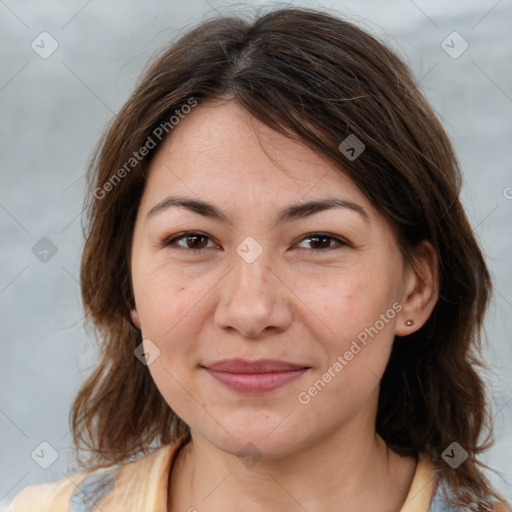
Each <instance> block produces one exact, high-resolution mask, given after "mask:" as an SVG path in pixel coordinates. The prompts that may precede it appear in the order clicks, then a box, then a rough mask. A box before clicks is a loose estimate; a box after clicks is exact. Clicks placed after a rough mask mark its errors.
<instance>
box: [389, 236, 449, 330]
mask: <svg viewBox="0 0 512 512" xmlns="http://www.w3.org/2000/svg"><path fill="white" fill-rule="evenodd" d="M405 281H406V283H405V287H404V292H403V295H402V302H401V304H402V306H403V307H402V310H401V311H400V315H399V316H398V318H397V324H396V327H395V334H396V335H397V336H407V335H409V334H411V333H412V332H415V331H417V330H418V329H420V328H421V327H422V326H423V325H424V324H425V323H426V321H427V320H428V319H429V317H430V315H431V313H432V311H433V309H434V307H435V305H436V303H437V299H438V295H439V266H438V259H437V255H436V252H435V250H434V248H433V247H432V245H431V244H430V243H429V242H427V241H426V240H423V241H422V242H420V244H418V247H417V255H416V258H415V266H414V268H413V267H412V266H411V267H409V268H408V269H407V274H406V279H405ZM410 320H412V321H413V322H412V323H411V322H410Z"/></svg>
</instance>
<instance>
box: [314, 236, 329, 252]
mask: <svg viewBox="0 0 512 512" xmlns="http://www.w3.org/2000/svg"><path fill="white" fill-rule="evenodd" d="M310 240H311V241H312V242H313V244H314V245H315V246H317V247H316V248H317V249H319V248H323V247H329V242H330V237H328V236H312V237H311V238H310ZM319 240H320V241H321V242H320V243H319V242H318V241H319ZM318 246H321V247H318Z"/></svg>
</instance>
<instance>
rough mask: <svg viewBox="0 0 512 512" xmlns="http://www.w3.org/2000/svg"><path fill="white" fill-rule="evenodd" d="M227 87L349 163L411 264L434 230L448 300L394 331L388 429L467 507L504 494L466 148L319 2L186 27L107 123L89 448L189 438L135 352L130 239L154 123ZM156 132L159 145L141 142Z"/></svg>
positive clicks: (76, 426)
mask: <svg viewBox="0 0 512 512" xmlns="http://www.w3.org/2000/svg"><path fill="white" fill-rule="evenodd" d="M226 96H227V97H229V98H232V99H233V100H234V101H237V102H238V103H239V104H240V105H242V106H243V107H244V108H245V109H247V110H248V111H249V112H250V113H251V114H252V115H253V116H255V117H256V118H258V119H259V120H260V121H262V122H263V123H265V124H266V125H268V126H269V127H271V128H273V129H275V130H277V131H279V132H280V133H283V134H285V135H286V136H288V137H291V138H294V139H296V140H298V141H301V142H302V143H304V144H306V145H307V146H309V147H310V148H312V149H313V150H314V151H315V152H317V153H318V154H319V155H321V156H323V157H324V158H326V159H328V160H329V161H330V162H333V163H334V164H335V165H336V167H337V168H338V169H339V171H340V173H345V174H346V175H348V176H349V177H350V178H351V179H352V180H353V181H354V182H355V183H356V184H357V186H358V187H359V188H360V190H361V191H362V192H363V193H364V194H365V196H366V197H367V198H368V199H369V200H370V201H371V202H372V203H373V205H374V206H375V207H376V208H377V210H378V211H379V212H380V213H381V214H382V215H383V216H384V217H385V218H386V219H388V220H389V221H390V223H391V225H392V226H393V227H394V229H395V230H396V236H397V243H398V245H399V248H400V251H401V253H402V255H403V258H404V262H405V263H407V264H410V265H415V248H416V247H417V245H418V243H419V242H420V241H422V240H428V241H429V242H430V243H431V245H432V246H433V248H434V249H435V251H436V254H437V257H438V261H439V275H440V289H439V298H438V301H437V303H436V306H435V308H434V310H433V312H432V314H431V316H430V318H429V319H428V321H427V322H426V323H425V324H424V325H423V327H422V328H421V329H419V330H418V331H417V332H415V333H413V334H411V335H410V336H408V337H407V340H405V339H403V338H402V339H398V338H397V339H395V341H394V345H393V349H392V353H391V356H390V360H389V364H388V366H387V369H386V371H385V373H384V375H383V378H382V381H381V387H380V396H379V403H378V413H377V421H376V430H377V432H378V433H379V435H380V436H381V437H382V438H383V439H384V440H385V442H386V443H387V445H388V446H389V447H391V448H392V449H393V450H395V451H396V452H397V453H399V454H401V455H408V456H417V455H418V454H420V453H422V454H424V455H425V456H426V457H427V458H428V459H429V460H430V461H432V463H433V464H434V467H435V468H436V470H437V473H438V474H439V476H440V478H441V480H442V481H443V482H445V483H446V484H447V486H448V488H449V489H450V490H451V494H452V496H451V497H452V502H453V504H454V505H459V506H465V507H467V508H466V509H465V510H472V511H473V510H474V511H477V510H491V508H490V507H491V504H492V503H493V502H494V503H496V502H498V503H502V504H503V505H504V504H505V501H504V500H503V499H502V498H501V497H500V496H499V495H498V494H497V493H496V492H495V491H494V490H493V489H492V488H491V485H490V483H489V482H488V480H487V479H486V477H485V476H484V473H483V470H482V468H483V467H485V466H484V465H483V464H482V463H481V462H480V461H479V460H478V456H479V454H480V453H481V452H482V450H485V449H487V448H488V447H489V446H490V445H491V444H492V421H491V416H490V413H489V410H488V404H487V401H486V393H485V388H484V384H483V381H482V379H481V378H480V376H479V373H478V370H479V369H481V368H482V367H484V365H483V361H482V356H481V335H482V334H481V332H482V327H483V325H482V324H483V319H484V314H485V311H486V308H487V306H488V302H489V300H490V294H491V280H490V275H489V272H488V269H487V266H486V263H485V261H484V258H483V255H482V252H481V250H480V248H479V245H478V243H477V241H476V239H475V235H474V233H473V231H472V229H471V226H470V224H469V222H468V219H467V216H466V214H465V212H464V210H463V207H462V205H461V202H460V199H459V193H460V189H461V181H462V180H461V173H460V168H459V165H458V162H457V158H456V155H455V154H454V150H453V147H452V145H451V143H450V140H449V138H448V136H447V134H446V133H445V131H444V129H443V127H442V125H441V124H440V122H439V120H438V118H437V117H436V115H435V113H434V111H433V109H432V108H431V106H430V105H429V104H428V102H427V100H426V99H425V97H424V96H423V95H422V93H421V91H420V89H419V87H418V84H417V83H416V82H415V80H414V78H413V76H412V73H411V71H410V70H409V69H408V67H407V65H406V64H404V62H403V61H402V60H401V59H400V58H399V57H398V56H397V55H396V54H395V53H394V52H393V51H391V50H390V49H389V48H388V47H387V45H386V44H383V43H381V42H379V41H378V40H377V39H376V38H375V37H374V36H372V35H370V34H369V33H367V32H366V31H365V30H362V29H361V28H359V27H357V26H356V25H355V24H354V23H352V22H349V21H347V20H345V19H341V18H339V17H338V16H334V15H331V14H329V13H327V12H322V11H317V10H312V9H302V8H300V9H299V8H286V9H279V10H274V11H271V12H267V13H263V14H260V15H258V16H256V17H255V18H254V19H246V18H245V17H244V16H221V17H217V18H214V19H211V20H208V21H206V22H203V23H201V24H200V25H198V26H196V27H195V28H193V29H191V30H189V31H188V32H186V33H185V34H184V35H182V37H180V38H179V39H178V40H177V41H176V42H174V43H172V44H170V45H169V46H168V47H166V48H165V49H164V50H163V51H162V52H161V54H160V55H158V56H157V57H156V58H155V59H154V60H153V61H152V62H151V63H150V65H149V66H148V67H147V68H146V70H145V71H144V73H143V75H142V76H141V78H140V79H139V81H138V83H137V85H136V87H135V90H134V92H133V93H132V95H131V96H130V98H129V99H128V101H127V102H126V103H125V104H124V106H123V107H122V108H121V110H120V111H119V113H118V114H117V115H116V116H115V117H114V119H113V120H112V121H111V123H110V124H109V126H108V127H107V129H106V131H105V133H104V135H103V136H102V138H101V140H100V142H99V144H98V147H97V148H96V151H95V153H94V156H93V158H92V159H91V163H90V167H89V172H88V194H87V196H86V207H87V210H86V211H87V225H86V229H85V233H84V234H85V238H86V241H85V246H84V250H83V256H82V262H81V289H82V297H83V304H84V308H85V313H86V319H87V321H88V322H89V323H90V324H92V325H93V326H94V328H95V332H96V334H97V337H98V339H99V340H100V360H99V364H98V365H97V367H96V368H95V369H94V371H93V373H92V374H91V375H90V377H89V378H88V380H87V381H86V382H85V383H84V385H83V387H82V388H81V390H80V391H79V393H78V396H77V397H76V399H75V402H74V405H73V409H72V413H71V423H72V431H73V438H74V442H75V445H76V448H77V455H79V460H80V461H81V462H82V463H83V461H84V460H85V461H86V462H87V463H88V464H95V465H97V466H98V465H106V464H112V463H121V462H125V461H128V460H129V459H132V458H134V457H137V456H139V455H141V454H144V453H147V452H148V451H149V450H150V449H152V448H153V447H156V446H160V445H165V444H169V443H171V442H173V441H174V440H176V439H177V438H178V437H180V436H185V437H186V436H190V432H189V429H188V426H187V425H186V424H185V423H184V422H183V421H182V420H181V419H180V418H179V417H178V416H177V415H176V414H175V413H174V412H173V411H172V410H171V409H170V407H169V406H168V405H167V403H166V402H165V401H164V399H163V398H162V396H161V395H160V393H159V391H158V390H157V388H156V385H155V384H154V382H153V380H152V378H151V376H150V374H149V371H148V369H147V367H146V366H144V365H142V364H141V363H140V362H139V361H138V360H137V358H136V357H135V356H134V349H135V348H136V347H137V346H138V345H139V344H140V343H141V340H142V338H141V333H140V331H139V330H137V329H136V328H135V327H134V326H133V324H132V323H131V320H130V310H131V308H133V307H134V297H133V291H132V287H131V275H130V252H131V242H132V234H133V228H134V222H135V217H136V213H137V209H138V206H139V203H140V199H141V196H142V193H143V191H144V185H145V179H144V175H145V172H146V171H147V168H148V165H149V163H150V161H151V158H152V156H154V154H155V153H156V151H157V150H158V148H159V146H160V144H161V140H164V137H160V138H159V137H156V136H155V134H156V133H160V132H158V127H162V126H165V127H166V129H165V132H166V133H165V135H167V132H168V133H169V134H170V136H172V131H171V129H172V127H171V126H170V123H169V119H171V118H172V116H175V115H177V114H178V113H179V112H180V111H181V110H182V109H184V106H185V105H187V104H188V105H190V104H191V99H192V101H197V102H198V103H201V102H202V101H206V100H209V99H216V98H220V97H226ZM165 123H167V124H165ZM155 130H156V131H155ZM160 131H162V130H160ZM162 133H163V132H162ZM350 134H355V135H356V136H357V138H358V139H360V140H361V141H363V142H364V145H365V147H366V149H365V151H364V152H363V153H362V154H361V155H360V156H359V157H358V158H357V159H355V160H353V161H349V160H347V158H346V157H345V156H344V155H343V154H342V153H341V151H340V149H339V145H340V143H341V142H342V141H343V140H344V139H346V137H347V136H348V135H350ZM148 138H151V140H152V142H153V147H152V149H150V150H149V151H146V152H144V153H145V154H144V155H142V152H141V148H142V147H144V146H145V145H148V140H149V139H148ZM122 169H124V171H123V170H122ZM482 434H487V436H486V437H485V439H484V440H483V441H481V440H480V438H481V435H482ZM453 441H457V442H458V443H459V444H460V445H461V446H462V447H463V448H464V449H465V450H466V451H467V452H468V454H469V457H468V458H467V459H466V461H465V462H464V463H463V464H462V465H461V466H459V467H458V468H457V469H452V468H451V467H450V466H449V465H448V464H446V463H445V462H444V461H443V459H442V457H441V454H442V452H443V451H444V450H445V449H446V448H447V447H448V446H449V445H450V444H451V443H452V442H453ZM84 450H85V453H86V458H85V459H84V458H83V457H80V454H81V453H83V451H84Z"/></svg>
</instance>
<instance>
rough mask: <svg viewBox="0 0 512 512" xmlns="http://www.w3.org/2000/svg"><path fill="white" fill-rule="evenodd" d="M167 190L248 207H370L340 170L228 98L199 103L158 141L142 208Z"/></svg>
mask: <svg viewBox="0 0 512 512" xmlns="http://www.w3.org/2000/svg"><path fill="white" fill-rule="evenodd" d="M171 191H172V192H176V193H181V194H187V195H196V196H199V197H201V198H202V199H209V200H216V201H217V202H226V201H229V202H230V203H233V202H235V203H238V204H240V205H241V206H243V205H244V204H245V205H246V206H247V207H253V208H255V207H257V206H258V204H260V205H261V204H262V201H265V200H266V199H269V200H273V201H276V202H280V201H281V199H282V201H287V202H289V201H290V200H295V201H299V200H301V199H302V198H304V200H306V199H308V200H312V199H319V198H324V197H326V196H329V197H332V196H340V197H344V198H350V199H351V200H354V201H358V202H359V203H360V204H361V205H364V206H365V207H366V209H371V204H370V202H369V201H368V200H367V199H366V197H365V196H364V195H363V194H362V192H361V191H360V190H359V188H358V187H357V186H356V184H355V183H354V182H353V181H352V180H351V179H350V178H349V177H348V176H347V175H346V174H345V173H343V172H342V171H341V170H340V169H336V168H335V167H334V165H333V164H332V163H329V162H328V161H327V160H325V159H324V158H322V157H321V156H320V155H318V154H317V153H316V152H315V151H313V150H312V149H311V148H309V147H307V146H306V145H305V144H303V143H300V142H297V141H296V140H292V139H291V138H290V137H287V136H285V135H283V134H281V133H279V132H277V131H275V130H273V129H271V128H270V127H268V126H267V125H265V124H264V123H262V122H260V121H259V120H257V119H256V118H255V117H254V116H252V115H251V114H250V113H249V112H248V111H247V110H245V109H244V108H243V107H241V106H240V105H239V104H238V103H236V102H235V101H219V100H216V101H209V102H206V103H204V104H200V105H199V106H197V107H196V108H194V109H193V110H192V111H191V112H190V113H189V114H187V115H186V116H185V117H184V118H183V119H181V121H180V123H179V124H178V125H177V126H176V127H175V128H174V129H173V131H172V132H171V136H170V137H168V138H167V139H166V140H165V142H164V143H163V144H162V146H161V148H160V149H159V150H158V153H157V155H155V158H154V159H153V160H152V162H151V165H150V169H149V173H148V182H147V184H146V190H145V193H144V197H143V204H141V207H143V206H144V203H147V202H149V201H150V202H154V201H155V200H157V199H158V198H161V197H162V196H163V195H165V194H166V193H169V192H171ZM267 206H268V205H267Z"/></svg>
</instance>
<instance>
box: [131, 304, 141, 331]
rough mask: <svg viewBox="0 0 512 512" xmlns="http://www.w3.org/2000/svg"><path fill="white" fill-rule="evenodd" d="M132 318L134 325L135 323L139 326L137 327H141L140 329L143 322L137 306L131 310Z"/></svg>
mask: <svg viewBox="0 0 512 512" xmlns="http://www.w3.org/2000/svg"><path fill="white" fill-rule="evenodd" d="M130 318H131V319H132V322H133V325H135V327H137V329H139V331H140V330H141V324H140V318H139V312H138V311H137V310H136V309H135V308H133V309H132V310H131V311H130Z"/></svg>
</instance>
